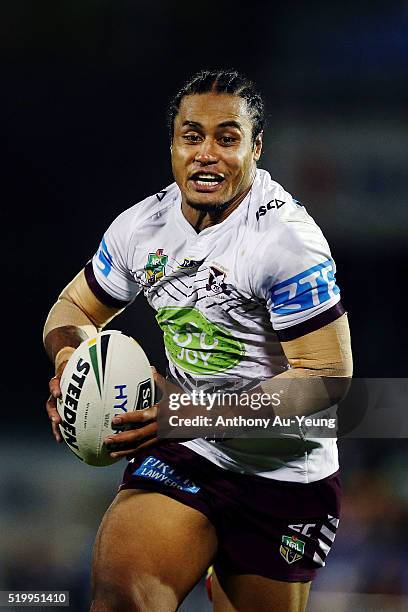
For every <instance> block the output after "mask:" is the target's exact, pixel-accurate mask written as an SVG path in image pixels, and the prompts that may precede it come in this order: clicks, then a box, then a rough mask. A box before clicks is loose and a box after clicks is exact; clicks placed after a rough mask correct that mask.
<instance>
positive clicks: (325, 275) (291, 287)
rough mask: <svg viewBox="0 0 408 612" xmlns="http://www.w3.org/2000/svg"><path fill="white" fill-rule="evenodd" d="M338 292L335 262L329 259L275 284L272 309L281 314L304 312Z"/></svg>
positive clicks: (272, 293) (272, 294)
mask: <svg viewBox="0 0 408 612" xmlns="http://www.w3.org/2000/svg"><path fill="white" fill-rule="evenodd" d="M338 293H340V289H339V288H338V286H337V285H336V278H335V273H334V263H333V261H332V260H331V259H328V260H326V261H324V262H323V263H320V264H317V265H316V266H313V267H312V268H308V269H307V270H304V271H303V272H300V274H296V276H292V277H291V278H288V279H287V280H284V281H283V282H281V283H278V284H277V285H274V286H273V287H272V290H271V299H272V311H273V312H274V313H275V314H281V315H284V314H292V313H296V312H302V311H303V310H309V308H314V307H315V306H319V305H320V304H323V303H324V302H327V301H329V300H330V299H332V298H333V297H335V296H336V295H337V294H338Z"/></svg>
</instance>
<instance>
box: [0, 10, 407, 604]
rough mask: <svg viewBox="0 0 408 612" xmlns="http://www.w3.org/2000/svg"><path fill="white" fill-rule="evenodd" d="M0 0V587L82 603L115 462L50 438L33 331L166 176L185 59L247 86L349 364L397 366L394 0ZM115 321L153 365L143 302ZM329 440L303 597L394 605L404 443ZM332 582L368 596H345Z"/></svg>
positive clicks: (403, 575) (398, 591)
mask: <svg viewBox="0 0 408 612" xmlns="http://www.w3.org/2000/svg"><path fill="white" fill-rule="evenodd" d="M0 10H1V14H0V41H1V42H0V44H1V46H2V53H1V60H0V69H1V98H0V111H1V118H2V124H3V127H2V135H3V141H4V145H5V146H4V151H3V160H2V164H1V167H2V171H3V172H2V181H1V190H2V217H3V223H2V236H3V247H2V252H3V256H2V258H1V261H2V266H1V273H2V279H3V281H2V284H3V295H4V297H3V304H4V315H3V328H4V329H3V337H4V336H5V338H4V345H3V346H7V348H10V354H7V355H4V358H3V359H4V361H5V363H6V375H4V376H3V377H2V379H1V382H0V384H1V393H2V397H3V403H4V413H5V414H6V415H7V425H8V426H7V428H4V429H3V436H2V456H3V461H2V471H1V477H0V478H1V484H2V486H1V488H0V490H1V493H0V495H1V496H2V499H1V502H2V503H1V509H0V517H1V522H2V524H3V525H4V526H5V528H4V529H3V530H2V535H1V544H2V545H1V550H2V552H1V553H0V581H1V584H2V585H3V586H1V588H9V587H10V588H18V587H20V588H47V587H48V588H71V592H72V597H76V598H77V599H76V603H75V606H76V607H75V609H77V610H82V609H86V606H87V603H86V597H87V595H86V593H87V589H88V573H87V572H88V565H89V555H90V551H91V545H92V541H93V538H94V535H95V530H96V528H97V525H98V523H99V520H100V518H101V516H102V514H103V512H104V509H105V508H106V506H107V505H108V503H109V501H110V499H111V498H112V496H113V494H114V491H115V487H116V484H117V482H118V479H119V478H120V472H121V468H122V466H121V465H115V466H113V467H112V468H106V469H104V470H98V469H96V468H88V467H87V466H83V465H81V464H80V463H79V462H78V461H77V460H76V459H75V458H74V457H73V456H71V455H70V454H69V453H68V450H67V449H66V448H63V447H61V448H57V447H56V445H53V443H52V440H51V438H50V435H49V433H48V422H47V419H46V416H45V411H44V409H43V404H44V400H45V398H46V395H47V381H48V379H49V378H50V376H51V375H52V370H51V365H50V364H49V363H48V361H47V358H46V356H45V353H44V352H43V349H42V344H41V334H42V326H43V323H44V321H45V318H46V315H47V312H48V310H49V308H50V306H51V304H52V303H53V301H54V300H55V298H56V296H57V294H58V292H59V291H60V290H61V289H62V287H63V286H64V285H65V284H66V283H67V282H68V281H69V280H70V279H71V278H72V277H73V276H74V275H75V274H76V273H77V272H78V271H79V270H80V269H81V268H82V267H83V265H84V264H85V263H86V262H87V260H88V259H89V258H90V257H91V256H92V254H93V253H94V251H95V250H96V248H97V246H98V243H99V240H100V238H101V236H102V234H103V232H104V230H105V229H106V227H107V226H108V224H109V223H110V222H111V221H112V220H113V218H114V217H115V216H116V215H117V214H118V213H119V212H121V211H122V210H124V209H125V208H127V207H129V206H131V205H132V204H133V203H135V202H137V201H138V200H140V199H143V198H144V197H146V196H147V195H150V194H152V193H155V192H157V191H159V190H160V189H161V188H163V187H164V186H165V185H166V184H169V183H170V182H172V176H171V167H170V161H169V140H168V134H167V128H166V121H165V112H166V107H167V103H168V100H169V98H170V97H171V95H172V94H174V93H175V92H176V91H177V89H178V88H179V87H180V86H181V84H182V83H183V82H184V80H185V79H186V78H187V77H189V76H190V75H191V74H192V73H194V72H196V71H197V70H199V69H201V68H218V67H223V68H236V69H238V70H240V71H242V72H244V73H245V74H246V75H248V76H249V77H250V78H252V79H254V80H255V81H256V82H257V84H258V86H259V88H260V89H261V91H262V92H263V93H264V96H265V99H266V103H267V110H268V126H267V130H266V134H265V148H264V153H263V156H262V159H261V162H260V164H259V165H260V167H264V168H266V169H267V170H269V171H270V172H271V174H272V176H273V178H274V179H275V180H277V181H278V182H281V183H282V184H283V185H284V186H285V188H286V189H287V190H288V191H290V192H291V193H293V194H294V195H295V197H297V199H299V200H301V201H302V202H303V203H304V204H305V205H306V207H307V209H308V211H309V213H310V214H311V215H312V216H313V217H314V218H315V219H316V220H317V221H318V223H319V224H320V225H321V227H322V229H323V231H324V232H325V234H326V236H327V238H328V240H329V243H330V245H331V247H332V252H333V255H334V258H335V260H336V263H337V267H338V275H337V278H338V282H339V284H340V286H341V289H342V293H343V303H344V304H345V306H346V308H347V310H348V311H349V317H350V324H351V330H352V340H353V348H354V357H355V373H356V376H364V377H381V378H394V377H404V376H406V371H407V367H406V366H407V359H406V352H407V351H406V347H407V325H406V323H405V317H404V315H405V309H406V307H405V279H406V277H407V275H406V260H407V250H408V248H407V229H406V228H407V220H408V218H407V212H406V193H405V190H406V159H407V150H408V147H407V145H408V138H407V129H406V125H407V102H408V100H407V98H408V96H407V72H408V71H407V68H408V36H407V26H408V3H407V2H406V1H396V2H376V1H371V2H366V1H363V2H358V3H356V2H354V3H351V2H344V1H343V2H340V1H335V0H333V1H332V2H330V3H322V2H313V1H312V2H296V1H295V2H286V3H280V2H259V1H254V0H252V1H251V2H247V3H242V4H240V5H239V4H237V3H235V2H232V1H230V2H227V1H218V2H217V3H215V4H211V3H206V4H204V3H195V2H191V1H190V2H187V1H185V0H182V1H178V2H169V1H167V2H166V1H164V0H161V1H160V0H155V1H150V2H147V1H146V0H140V1H138V2H136V1H133V2H132V1H130V0H116V1H113V0H81V2H79V1H78V0H69V1H68V0H48V1H45V0H39V1H37V2H29V1H22V0H14V1H13V2H10V1H6V2H3V3H2V5H1V9H0ZM16 315H17V316H16ZM112 326H113V327H118V328H120V329H122V330H123V331H125V332H127V333H129V334H131V335H134V336H135V337H136V338H137V339H138V340H139V341H140V342H141V344H142V346H143V347H144V349H145V350H146V352H147V354H148V356H149V358H150V360H151V362H152V363H154V364H155V365H156V366H158V368H159V369H161V370H163V369H164V363H165V361H164V356H163V350H162V341H161V338H160V334H159V332H158V330H157V328H156V327H155V321H154V314H153V312H152V311H150V310H149V309H148V308H147V306H146V305H145V304H144V302H143V298H142V297H140V298H138V299H137V301H136V304H135V305H134V306H133V307H132V308H131V309H130V310H129V311H128V312H126V313H125V314H124V315H121V317H120V318H118V319H116V320H115V322H114V324H113V325H112ZM10 366H11V367H10ZM340 450H341V456H342V459H343V466H344V481H345V487H346V500H345V517H344V520H343V527H342V528H340V531H339V536H338V539H339V542H338V543H337V547H335V548H334V550H333V552H332V554H331V559H330V558H329V563H328V567H327V569H326V570H325V571H326V574H323V573H322V578H321V579H320V578H319V579H318V581H316V585H315V591H316V594H315V599H314V600H313V606H314V608H313V609H316V610H318V609H320V608H319V605H322V606H323V607H322V608H321V609H322V610H323V609H326V608H325V605H326V603H325V602H326V600H321V599H319V591H320V593H321V594H323V595H321V596H322V597H326V595H327V593H331V595H328V597H329V599H330V602H331V604H330V605H331V607H332V609H333V610H343V609H347V606H348V609H353V610H354V609H355V610H357V609H362V610H363V609H370V610H371V609H377V608H376V607H375V606H376V605H379V606H380V607H379V608H378V609H382V610H383V609H399V608H398V607H396V606H399V605H401V606H403V608H401V609H405V606H406V603H405V602H403V600H402V599H399V597H401V596H403V595H405V594H407V590H408V575H407V570H406V567H407V565H406V561H407V559H406V556H407V552H406V551H407V547H406V544H407V536H406V535H404V531H406V529H403V525H404V523H405V525H406V519H407V518H408V516H407V515H408V485H407V484H406V482H405V480H404V478H403V475H404V471H405V473H406V468H407V467H408V459H407V457H408V446H407V443H406V441H405V440H399V441H396V440H383V441H381V442H379V441H376V440H366V441H364V442H363V441H361V440H360V441H359V440H347V441H343V442H341V443H340ZM67 496H68V501H67ZM342 530H343V531H342ZM379 559H381V562H379ZM61 576H64V579H62V578H61ZM323 576H326V578H323ZM319 581H320V582H319ZM50 585H51V586H50ZM67 585H68V586H67ZM344 591H350V592H352V593H353V592H355V593H365V594H368V595H365V596H366V597H369V598H370V597H371V599H369V601H370V603H369V604H366V603H364V602H366V601H368V600H365V599H361V600H360V599H359V600H358V602H360V601H361V602H362V603H358V602H357V600H356V601H354V600H353V606H352V608H351V604H350V600H344V598H342V597H343V595H342V593H344ZM335 592H337V595H336V594H335ZM384 594H386V595H387V598H386V599H381V600H379V599H378V598H379V597H383V596H384ZM197 597H198V595H197ZM336 597H337V599H336ZM350 597H351V596H350ZM358 597H360V595H358ZM361 597H363V595H361ZM197 601H198V600H197ZM322 601H323V603H322ZM356 602H357V603H356ZM378 602H380V603H378ZM195 605H196V610H198V607H197V606H198V604H197V602H196V604H195ZM200 605H201V604H200ZM366 605H367V606H368V605H369V606H371V607H365V606H366ZM335 606H338V607H337V608H336V607H335ZM342 606H345V607H344V608H343V607H342ZM358 606H362V607H360V608H359V607H358ZM387 606H391V607H387ZM186 609H187V608H186ZM202 609H203V610H204V609H205V608H204V607H203V608H202Z"/></svg>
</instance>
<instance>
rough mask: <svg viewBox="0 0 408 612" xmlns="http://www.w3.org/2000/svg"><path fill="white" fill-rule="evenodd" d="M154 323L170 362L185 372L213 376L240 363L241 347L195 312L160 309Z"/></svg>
mask: <svg viewBox="0 0 408 612" xmlns="http://www.w3.org/2000/svg"><path fill="white" fill-rule="evenodd" d="M156 319H157V321H158V323H159V325H160V327H161V329H162V330H163V332H164V344H165V346H166V350H167V353H168V355H169V357H170V359H171V360H172V362H173V363H175V364H176V365H177V366H179V367H180V368H181V369H183V370H185V371H186V372H191V373H192V374H217V373H220V372H225V371H226V370H229V369H230V368H232V367H233V366H234V365H236V364H237V363H239V362H240V361H241V359H242V356H243V354H244V345H243V343H242V342H240V341H239V340H237V339H236V338H234V337H233V335H232V334H231V333H230V332H229V331H228V330H226V329H225V328H223V327H221V326H220V325H216V324H215V323H212V322H211V321H209V320H208V319H207V318H206V317H205V316H204V315H203V314H202V312H200V311H199V310H197V309H196V308H189V307H182V308H177V307H166V308H161V309H160V310H159V311H158V313H157V315H156Z"/></svg>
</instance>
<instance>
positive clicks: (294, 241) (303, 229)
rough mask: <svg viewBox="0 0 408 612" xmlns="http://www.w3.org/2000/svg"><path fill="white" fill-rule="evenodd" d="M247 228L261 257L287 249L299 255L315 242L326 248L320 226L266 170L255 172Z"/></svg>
mask: <svg viewBox="0 0 408 612" xmlns="http://www.w3.org/2000/svg"><path fill="white" fill-rule="evenodd" d="M247 227H248V233H249V235H250V236H251V238H252V241H253V242H254V244H256V253H257V254H258V256H259V257H261V258H262V259H265V257H267V256H268V254H269V257H267V258H269V259H270V256H271V254H272V253H273V254H274V255H275V257H276V256H277V255H278V254H279V253H281V254H283V253H284V252H287V251H290V252H291V253H292V254H298V255H301V253H302V252H304V251H305V250H306V251H308V250H310V249H312V250H314V249H315V248H318V245H321V246H322V247H324V250H327V248H328V245H327V242H326V239H325V238H324V236H323V233H322V231H321V229H320V227H319V226H318V225H317V223H316V222H315V220H314V219H313V217H311V216H310V215H309V213H308V212H307V210H306V208H305V207H304V206H303V205H302V204H301V203H300V202H299V201H298V200H297V199H296V198H295V197H293V196H292V194H291V193H289V192H288V191H287V190H286V189H285V188H284V187H282V185H280V184H279V183H277V182H276V181H274V180H273V179H272V178H271V176H270V175H269V173H268V172H266V171H265V170H258V172H257V178H256V180H255V182H254V186H253V193H252V197H251V202H250V205H249V210H248V217H247ZM271 250H272V251H271Z"/></svg>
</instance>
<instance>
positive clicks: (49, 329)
mask: <svg viewBox="0 0 408 612" xmlns="http://www.w3.org/2000/svg"><path fill="white" fill-rule="evenodd" d="M122 310H123V308H122V309H121V308H112V307H109V306H105V305H104V304H102V302H100V301H99V300H98V299H97V298H96V297H95V295H94V294H93V293H92V291H91V289H90V288H89V286H88V283H87V281H86V279H85V274H84V271H83V270H82V271H81V272H79V274H77V276H76V277H75V278H74V279H73V280H72V281H71V282H70V283H69V284H68V285H67V286H66V287H65V289H64V290H63V291H62V293H61V294H60V296H59V297H58V300H57V302H56V303H55V304H54V305H53V307H52V308H51V310H50V312H49V315H48V317H47V321H46V323H45V326H44V333H43V339H44V346H45V349H46V351H47V354H48V356H49V357H50V359H51V361H52V362H53V363H55V371H56V373H58V372H59V369H60V367H61V364H62V363H64V362H65V361H67V360H68V359H69V357H70V355H71V354H72V353H73V351H74V350H75V348H76V347H77V346H79V345H80V344H81V342H82V341H83V340H85V339H86V338H88V337H89V336H91V335H93V334H95V333H96V332H97V331H100V330H101V329H102V328H103V327H104V326H105V325H106V324H107V323H108V322H109V321H110V320H111V319H113V317H115V316H116V315H117V314H118V313H119V312H122Z"/></svg>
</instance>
